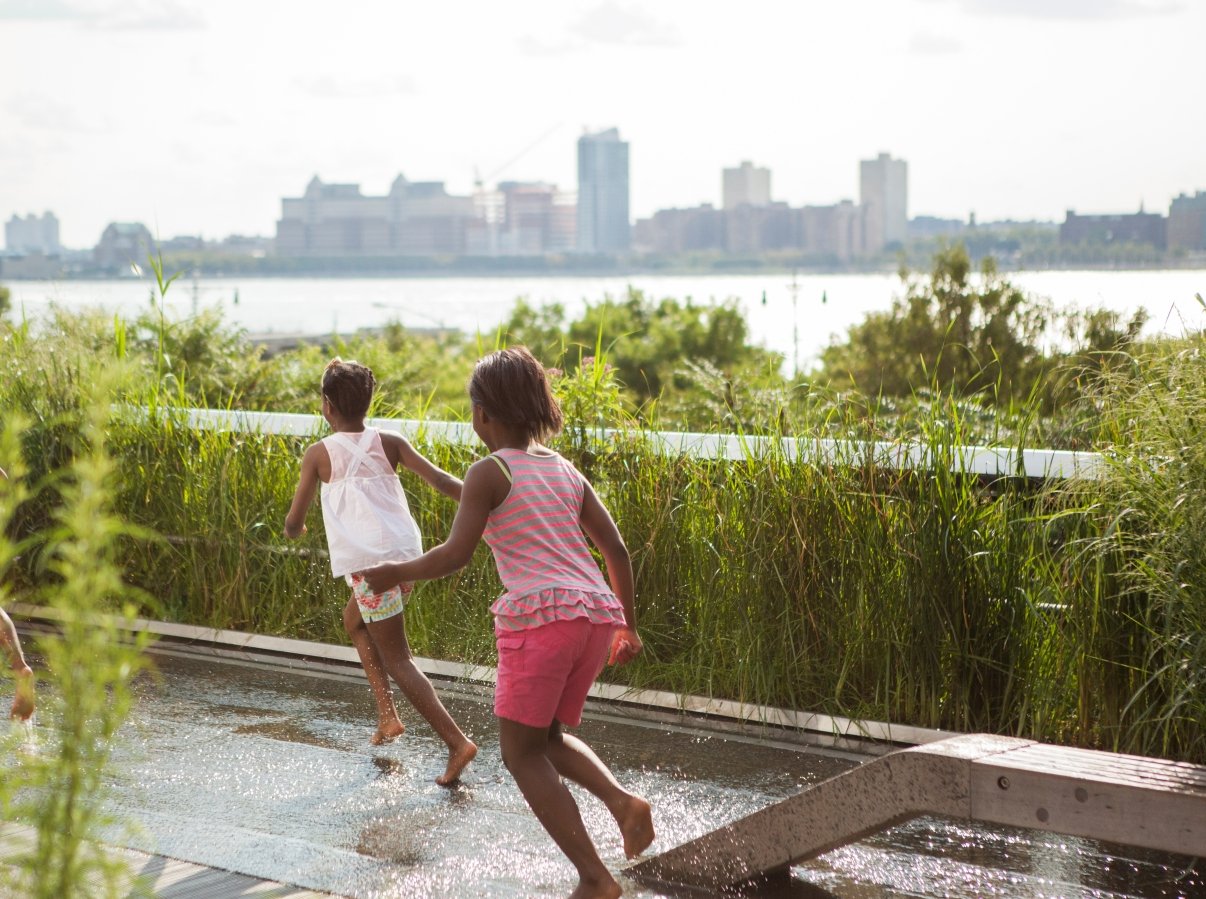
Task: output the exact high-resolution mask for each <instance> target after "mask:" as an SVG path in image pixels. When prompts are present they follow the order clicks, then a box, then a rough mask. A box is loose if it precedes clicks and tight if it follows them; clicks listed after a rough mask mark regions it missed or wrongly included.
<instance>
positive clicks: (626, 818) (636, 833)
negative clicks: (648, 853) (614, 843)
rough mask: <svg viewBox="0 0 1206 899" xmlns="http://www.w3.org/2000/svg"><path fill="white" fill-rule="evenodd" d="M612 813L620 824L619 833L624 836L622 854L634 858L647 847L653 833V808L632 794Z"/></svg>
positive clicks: (651, 840)
mask: <svg viewBox="0 0 1206 899" xmlns="http://www.w3.org/2000/svg"><path fill="white" fill-rule="evenodd" d="M612 814H614V815H615V818H616V823H617V824H619V825H620V833H621V834H622V835H623V837H624V855H626V856H627V857H628V858H636V857H637V856H638V855H640V854H641V853H642V852H644V851H645V850H646V849H648V848H649V844H650V843H652V842H653V837H654V834H653V810H652V809H651V808H650V806H649V803H648V802H646V801H645V800H644V799H642V798H641V797H640V796H632V797H630V798H628V799H626V800H625V801H624V804H623V805H622V806H620V808H619V809H618V810H617V811H613V812H612Z"/></svg>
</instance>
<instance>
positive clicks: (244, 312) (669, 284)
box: [8, 269, 1206, 370]
mask: <svg viewBox="0 0 1206 899" xmlns="http://www.w3.org/2000/svg"><path fill="white" fill-rule="evenodd" d="M1008 277H1009V279H1010V280H1011V281H1012V282H1014V283H1015V284H1017V285H1018V286H1019V287H1021V288H1023V289H1024V290H1026V291H1028V292H1030V293H1032V294H1034V295H1036V296H1041V297H1046V298H1049V299H1051V300H1052V301H1053V302H1054V303H1055V305H1056V306H1057V307H1060V308H1096V307H1104V308H1107V309H1111V310H1114V311H1116V312H1119V313H1122V314H1123V315H1127V316H1129V315H1130V314H1131V313H1132V312H1134V311H1135V310H1136V309H1138V308H1140V307H1143V308H1146V309H1147V311H1148V312H1149V314H1150V321H1149V324H1148V332H1149V333H1153V332H1166V333H1174V334H1175V333H1182V332H1184V331H1186V330H1191V329H1193V330H1196V329H1199V328H1201V327H1203V326H1204V325H1206V315H1204V314H1203V309H1202V307H1201V305H1200V304H1199V303H1198V301H1197V300H1195V298H1194V295H1195V294H1197V293H1200V294H1202V295H1203V296H1206V269H1177V270H1158V271H1042V272H1017V273H1011V274H1009V275H1008ZM630 286H631V287H634V288H637V289H640V290H643V291H645V292H646V293H647V294H649V295H650V296H652V297H655V298H657V299H661V298H665V297H674V298H677V299H680V300H681V299H686V298H688V297H689V298H691V299H692V300H694V301H695V302H697V303H701V304H706V303H709V302H711V301H721V300H726V299H730V298H731V299H735V300H736V301H737V302H738V304H739V307H740V308H741V309H742V311H743V312H744V313H745V315H746V319H747V321H748V323H749V328H750V336H751V341H752V342H754V343H757V344H761V345H763V346H765V347H767V348H768V349H771V350H774V351H776V352H779V353H781V354H782V355H783V358H784V361H785V368H786V369H788V370H790V369H791V368H792V367H793V364H795V367H800V366H803V367H805V368H807V367H808V365H809V363H810V362H811V361H812V360H814V359H815V358H816V356H817V354H818V353H819V352H820V350H821V349H823V348H824V347H825V346H826V345H827V344H828V343H829V342H830V341H831V340H832V338H833V337H834V336H837V335H844V334H845V333H846V331H847V329H848V328H849V327H850V326H851V325H853V324H856V323H858V322H860V321H862V319H863V318H864V317H865V316H866V315H867V313H869V312H874V311H879V310H887V309H889V308H890V307H891V303H892V299H893V297H894V296H897V295H899V294H900V293H901V292H902V291H901V282H900V279H899V278H898V277H897V276H895V275H888V274H814V273H809V274H801V275H798V276H796V277H794V278H793V276H792V275H791V274H783V273H777V274H758V275H682V276H679V275H631V276H626V277H572V278H560V277H538V276H512V277H507V276H495V277H472V278H471V277H463V278H462V277H414V278H396V277H390V278H199V279H196V280H190V279H188V278H180V279H179V280H177V281H176V282H175V283H174V284H173V285H172V286H171V288H170V289H169V290H168V294H167V299H166V303H165V306H166V308H167V311H168V312H169V314H171V315H172V316H187V315H189V314H191V313H192V312H193V311H195V310H199V309H202V308H213V307H216V308H219V309H221V310H222V311H223V313H224V315H225V316H226V319H227V320H228V321H229V322H230V323H232V324H234V325H237V326H239V327H242V328H245V329H246V330H247V331H248V332H249V333H251V334H256V335H260V334H329V333H333V332H340V333H344V332H350V331H355V330H358V329H360V328H371V327H377V326H380V325H382V324H385V323H387V322H389V321H399V322H401V323H402V324H403V325H406V326H407V327H412V328H424V327H436V326H442V327H451V328H457V329H460V330H463V331H466V332H469V333H474V332H481V333H483V334H486V335H489V334H491V333H492V332H493V331H494V330H495V329H496V328H497V327H498V325H499V324H501V323H502V322H503V321H505V319H506V318H507V316H508V314H509V313H510V310H511V309H512V307H513V306H514V303H515V300H516V299H517V298H519V297H524V298H526V299H527V300H528V301H529V302H530V303H532V304H533V305H537V306H543V305H546V304H549V303H554V302H557V303H561V304H562V305H563V306H564V307H565V308H566V311H567V313H568V314H569V315H570V316H575V315H576V314H577V313H578V312H580V311H581V309H582V308H583V306H584V305H585V304H587V303H589V302H596V301H598V300H601V299H603V298H604V297H606V296H612V297H620V296H623V295H624V294H625V292H626V291H627V290H628V288H629V287H630ZM8 287H9V288H10V290H11V291H12V293H13V306H14V309H15V311H16V314H17V315H18V316H19V315H21V314H24V315H25V316H27V317H28V318H31V319H39V318H42V317H44V316H45V315H46V313H47V311H48V310H49V309H50V308H51V307H52V306H60V307H63V308H66V309H80V308H83V307H100V308H103V309H105V310H107V311H109V312H115V313H121V314H122V315H123V317H127V318H130V317H134V316H136V315H138V314H139V313H141V312H142V311H144V310H146V309H147V308H148V306H149V303H150V297H151V295H152V292H153V291H152V287H153V284H152V282H150V281H149V280H147V279H146V278H145V277H144V278H134V277H131V278H128V279H122V280H110V281H14V282H10V283H9V284H8Z"/></svg>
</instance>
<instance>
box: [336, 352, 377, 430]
mask: <svg viewBox="0 0 1206 899" xmlns="http://www.w3.org/2000/svg"><path fill="white" fill-rule="evenodd" d="M376 386H377V379H376V378H374V377H373V370H372V369H371V368H369V367H368V366H367V365H361V364H360V363H359V362H355V361H352V360H349V361H347V362H344V361H343V360H342V359H340V358H339V357H338V356H336V357H335V358H334V359H332V360H331V361H330V362H328V363H327V368H326V371H324V372H323V373H322V395H323V396H325V397H326V398H327V399H328V400H330V401H331V405H332V406H334V407H335V411H336V412H338V413H339V414H340V415H342V416H343V417H344V418H351V419H355V418H363V417H364V416H365V415H366V414H367V413H368V407H369V403H371V402H372V400H373V389H374V388H375V387H376Z"/></svg>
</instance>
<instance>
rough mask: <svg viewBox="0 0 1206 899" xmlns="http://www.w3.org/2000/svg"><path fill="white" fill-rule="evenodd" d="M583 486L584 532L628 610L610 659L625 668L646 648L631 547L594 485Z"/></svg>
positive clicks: (586, 483) (585, 481) (613, 645)
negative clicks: (639, 625)
mask: <svg viewBox="0 0 1206 899" xmlns="http://www.w3.org/2000/svg"><path fill="white" fill-rule="evenodd" d="M582 484H583V488H584V489H583V495H582V516H581V521H582V530H584V531H585V532H586V536H587V537H589V538H590V540H591V542H592V543H593V544H594V545H595V546H597V547H598V548H599V552H601V553H602V554H603V561H604V563H605V564H606V565H607V580H608V583H610V584H611V589H612V590H613V591H614V592H615V594H616V598H617V599H619V600H620V604H621V605H622V606H623V607H624V622H625V627H623V628H621V629H620V630H619V631H618V632H617V633H616V636H615V638H614V639H613V641H612V650H611V658H610V659H609V662H610V663H611V664H614V665H623V664H625V663H626V662H631V661H632V660H633V659H635V658H636V657H637V656H638V655H640V653H641V650H642V649H643V648H644V644H642V642H641V638H640V635H639V634H637V620H636V585H635V581H634V578H633V576H632V557H631V556H630V555H629V554H628V547H627V545H625V543H624V538H623V537H622V536H621V535H620V529H619V528H617V527H616V523H615V520H614V519H613V518H612V517H611V513H610V512H608V511H607V507H606V506H604V505H603V503H602V502H601V501H600V500H599V497H598V494H596V493H595V490H594V488H593V487H591V485H590V482H589V481H587V480H586V478H583V479H582Z"/></svg>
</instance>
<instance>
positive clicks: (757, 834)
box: [628, 734, 1206, 889]
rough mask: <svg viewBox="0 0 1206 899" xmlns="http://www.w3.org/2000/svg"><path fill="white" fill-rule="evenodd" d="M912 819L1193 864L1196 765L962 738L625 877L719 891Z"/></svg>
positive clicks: (1205, 810)
mask: <svg viewBox="0 0 1206 899" xmlns="http://www.w3.org/2000/svg"><path fill="white" fill-rule="evenodd" d="M922 814H938V815H944V816H948V817H953V818H959V819H963V820H970V821H980V822H984V823H989V824H1002V825H1010V826H1017V827H1030V828H1037V829H1041V830H1048V831H1052V832H1055V833H1062V834H1067V835H1069V836H1078V837H1085V838H1088V839H1096V840H1105V841H1109V842H1114V843H1121V844H1126V845H1132V846H1141V847H1144V848H1147V849H1155V850H1158V851H1163V852H1172V853H1178V854H1183V855H1187V856H1201V855H1203V854H1206V767H1199V766H1195V765H1186V764H1183V763H1178V762H1169V761H1165V760H1162V759H1149V758H1143V757H1141V756H1123V755H1112V754H1110V753H1105V752H1096V751H1093V750H1087V749H1069V748H1064V747H1059V746H1050V745H1044V744H1039V743H1034V742H1032V741H1029V740H1020V739H1016V738H1010V737H996V736H992V735H987V734H971V735H968V736H963V737H955V738H953V739H950V740H942V741H939V742H936V743H930V744H927V745H924V746H914V747H912V748H910V749H906V750H902V751H899V752H894V753H890V754H888V755H886V756H883V757H882V758H878V759H875V760H873V761H869V762H867V763H865V764H863V765H862V766H860V767H858V768H855V769H853V770H851V771H847V772H845V773H843V774H840V775H838V776H837V777H833V778H830V779H829V780H826V781H822V782H821V783H819V784H816V785H814V786H812V787H810V788H808V789H807V790H804V791H803V792H801V793H799V794H797V795H795V796H792V797H789V798H788V799H785V800H782V801H781V802H778V803H776V804H774V805H772V806H769V807H767V808H764V809H760V810H759V811H757V812H754V813H753V814H751V815H747V816H746V817H745V818H741V819H740V820H738V821H734V822H732V823H730V824H727V825H725V826H723V827H720V828H717V829H716V830H714V831H712V832H710V833H707V834H704V835H703V836H701V837H698V838H697V839H694V840H690V841H688V842H687V843H684V844H682V845H681V846H676V847H674V848H672V849H669V850H667V851H665V852H663V853H661V854H659V855H656V856H653V857H652V858H649V859H645V860H643V861H640V862H637V863H636V864H634V865H631V866H630V867H629V868H628V873H629V874H630V875H631V876H632V877H635V878H636V879H638V880H643V881H647V882H652V883H658V884H675V885H682V886H689V887H705V888H711V889H716V888H724V887H727V886H731V885H734V884H736V883H739V882H741V881H743V880H749V879H752V878H755V877H758V876H762V875H766V874H770V873H773V872H776V871H781V870H784V869H786V868H787V867H788V866H789V865H791V864H795V863H798V862H801V861H805V860H807V859H810V858H814V857H816V856H817V855H819V854H822V853H824V852H828V851H829V850H831V849H834V848H837V847H838V846H843V845H846V844H848V843H852V842H854V841H856V840H859V839H862V838H863V837H865V836H868V835H869V834H871V833H875V832H876V831H878V830H882V829H884V828H886V827H889V826H891V825H893V824H895V823H899V822H901V821H905V820H908V819H909V818H913V817H917V816H918V815H922Z"/></svg>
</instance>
